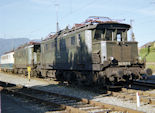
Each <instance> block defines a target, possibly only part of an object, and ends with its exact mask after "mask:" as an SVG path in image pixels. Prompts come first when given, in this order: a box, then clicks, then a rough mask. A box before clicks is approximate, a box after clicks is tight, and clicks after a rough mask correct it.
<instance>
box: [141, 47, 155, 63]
mask: <svg viewBox="0 0 155 113" xmlns="http://www.w3.org/2000/svg"><path fill="white" fill-rule="evenodd" d="M146 54H147V48H142V49H141V50H140V54H139V55H140V56H141V57H142V59H143V58H144V57H145V55H146ZM146 61H147V62H155V47H151V48H150V53H149V54H148V55H147V57H146Z"/></svg>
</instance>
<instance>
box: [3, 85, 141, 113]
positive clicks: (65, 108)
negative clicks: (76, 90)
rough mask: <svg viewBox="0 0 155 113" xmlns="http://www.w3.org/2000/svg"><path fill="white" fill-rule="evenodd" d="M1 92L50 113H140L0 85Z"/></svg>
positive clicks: (33, 90) (82, 99)
mask: <svg viewBox="0 0 155 113" xmlns="http://www.w3.org/2000/svg"><path fill="white" fill-rule="evenodd" d="M1 86H2V87H3V91H5V92H6V93H11V94H14V95H15V96H20V97H22V98H26V99H29V100H32V101H35V102H37V103H39V104H42V105H45V106H50V107H51V110H50V111H53V112H55V111H57V112H60V113H61V112H63V113H127V112H128V113H142V112H140V111H136V110H132V109H128V108H124V107H119V106H115V105H109V104H104V103H100V102H96V101H92V100H88V99H84V98H75V97H70V96H66V95H60V94H57V93H52V92H45V91H41V90H38V89H32V88H27V87H23V86H18V85H17V86H16V85H13V84H6V83H1Z"/></svg>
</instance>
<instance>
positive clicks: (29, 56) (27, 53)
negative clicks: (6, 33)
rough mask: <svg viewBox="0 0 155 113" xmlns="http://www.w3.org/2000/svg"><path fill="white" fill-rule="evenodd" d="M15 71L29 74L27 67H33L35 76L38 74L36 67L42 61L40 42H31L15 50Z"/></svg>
mask: <svg viewBox="0 0 155 113" xmlns="http://www.w3.org/2000/svg"><path fill="white" fill-rule="evenodd" d="M14 60H15V62H14V73H19V74H22V73H23V74H25V75H26V74H27V67H28V66H30V67H31V68H32V70H33V71H32V74H31V75H33V76H36V75H37V72H36V68H37V65H39V62H40V43H34V42H30V43H29V44H25V45H23V46H21V47H19V48H17V49H16V50H15V52H14Z"/></svg>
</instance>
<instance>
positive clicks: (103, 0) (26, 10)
mask: <svg viewBox="0 0 155 113" xmlns="http://www.w3.org/2000/svg"><path fill="white" fill-rule="evenodd" d="M56 12H57V13H56ZM57 15H58V16H57ZM89 16H105V17H110V18H112V19H117V20H122V19H125V21H124V23H128V24H130V20H133V23H132V25H133V32H134V34H135V39H136V41H138V42H139V46H142V45H143V44H145V43H147V42H150V41H155V35H154V33H155V0H0V38H6V39H7V38H30V39H41V38H45V37H46V36H48V34H49V33H54V32H56V21H57V17H58V22H59V28H60V29H64V28H65V27H66V26H70V27H71V26H73V25H74V24H75V23H81V22H83V21H85V20H86V19H87V18H88V17H89ZM129 34H130V31H129ZM128 38H130V37H128ZM129 40H130V39H129Z"/></svg>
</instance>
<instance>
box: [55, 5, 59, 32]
mask: <svg viewBox="0 0 155 113" xmlns="http://www.w3.org/2000/svg"><path fill="white" fill-rule="evenodd" d="M58 6H59V4H55V7H56V21H57V22H56V30H57V32H58V31H59V22H58Z"/></svg>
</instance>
